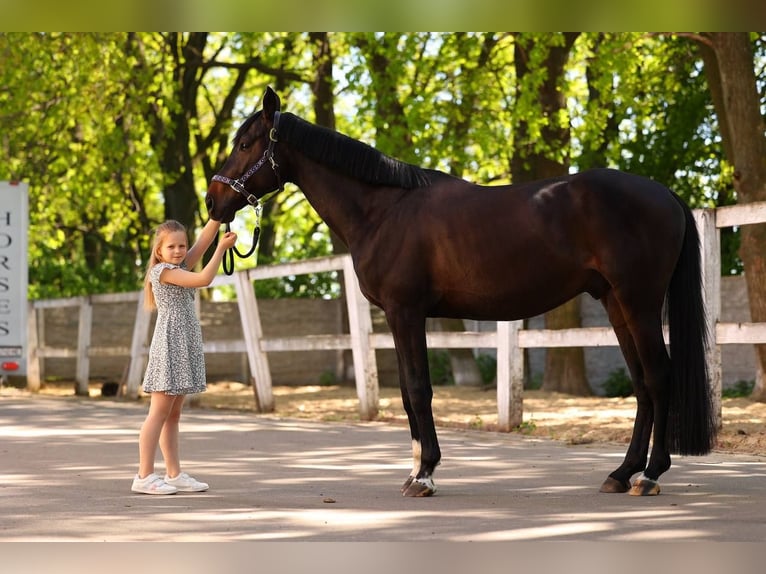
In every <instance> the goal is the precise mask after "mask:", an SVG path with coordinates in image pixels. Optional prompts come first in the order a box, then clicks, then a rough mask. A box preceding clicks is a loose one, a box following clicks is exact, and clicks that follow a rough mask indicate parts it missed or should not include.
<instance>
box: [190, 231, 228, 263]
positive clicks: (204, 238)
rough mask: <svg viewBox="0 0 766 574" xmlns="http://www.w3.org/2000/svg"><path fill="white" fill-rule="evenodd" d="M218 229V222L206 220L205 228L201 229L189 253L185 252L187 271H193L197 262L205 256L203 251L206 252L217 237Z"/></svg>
mask: <svg viewBox="0 0 766 574" xmlns="http://www.w3.org/2000/svg"><path fill="white" fill-rule="evenodd" d="M220 227H221V222H220V221H216V220H214V219H209V220H208V222H207V223H206V224H205V227H203V228H202V232H201V233H200V234H199V237H198V238H197V240H196V241H195V242H194V245H192V246H191V247H190V248H189V251H187V252H186V267H187V268H188V269H194V266H195V265H197V263H198V262H199V260H200V259H201V258H202V256H203V255H204V254H205V251H207V248H208V247H210V244H211V243H213V240H214V239H215V236H216V235H218V230H219V229H220Z"/></svg>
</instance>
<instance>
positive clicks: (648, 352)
mask: <svg viewBox="0 0 766 574" xmlns="http://www.w3.org/2000/svg"><path fill="white" fill-rule="evenodd" d="M630 328H631V334H632V335H633V340H634V341H635V344H636V350H637V351H638V355H639V357H640V358H641V364H642V365H643V367H644V382H645V387H646V391H647V393H648V395H649V398H650V399H651V403H652V405H653V407H654V436H653V440H652V451H651V454H650V456H649V464H648V465H647V467H646V469H645V470H644V472H643V474H642V475H641V476H640V477H639V478H638V479H637V480H636V481H635V482H634V483H633V487H632V488H631V490H630V494H633V495H639V496H646V495H652V494H659V492H660V487H659V484H658V480H659V478H660V475H661V474H662V473H663V472H665V471H666V470H668V469H669V468H670V452H669V451H668V446H667V426H668V409H669V405H670V381H671V372H670V357H669V356H668V352H667V349H666V347H665V340H664V338H663V335H662V317H661V316H660V312H659V311H658V312H656V313H648V312H647V313H645V314H643V315H640V316H638V317H636V318H634V319H631V322H630Z"/></svg>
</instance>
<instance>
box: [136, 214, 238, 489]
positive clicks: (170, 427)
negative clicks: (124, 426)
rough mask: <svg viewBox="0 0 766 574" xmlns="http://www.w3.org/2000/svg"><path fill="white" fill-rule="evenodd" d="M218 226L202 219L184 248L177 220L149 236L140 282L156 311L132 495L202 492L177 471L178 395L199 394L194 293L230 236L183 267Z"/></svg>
mask: <svg viewBox="0 0 766 574" xmlns="http://www.w3.org/2000/svg"><path fill="white" fill-rule="evenodd" d="M220 225H221V223H220V222H219V221H214V220H210V221H208V222H207V224H206V225H205V227H204V229H203V230H202V233H201V234H200V236H199V238H198V239H197V241H196V243H195V244H194V245H192V247H190V248H187V246H188V243H187V239H186V229H185V228H184V226H183V225H181V224H180V223H178V222H177V221H172V220H171V221H166V222H165V223H163V224H162V225H160V226H159V227H158V228H157V230H156V232H155V235H154V241H153V242H152V253H151V256H150V258H149V264H148V265H147V271H146V279H145V280H144V300H145V302H146V305H147V307H148V308H150V309H154V308H156V309H157V322H156V325H155V327H154V336H153V337H152V344H151V347H150V348H149V361H148V364H147V367H146V374H145V375H144V382H143V389H144V392H146V393H150V395H151V398H150V403H149V414H148V415H147V417H146V420H145V421H144V424H143V426H142V427H141V434H140V435H139V439H138V453H139V463H138V474H136V476H135V478H134V479H133V486H132V487H131V490H132V491H133V492H140V493H143V494H175V493H176V492H178V491H185V492H202V491H204V490H207V489H208V485H207V484H205V483H204V482H200V481H198V480H196V479H194V478H192V477H191V476H189V475H188V474H186V473H185V472H181V462H180V460H179V451H178V426H179V419H180V417H181V408H182V407H183V404H184V396H185V395H187V394H190V393H200V392H202V391H204V390H205V359H204V355H203V352H202V329H201V327H200V323H199V320H198V319H197V315H196V313H195V309H194V289H196V288H198V287H207V286H208V285H210V283H211V282H212V281H213V278H214V277H215V275H216V272H217V271H218V266H219V264H220V263H221V259H222V258H223V254H224V253H225V251H226V249H228V248H229V247H232V246H233V245H234V243H235V242H236V240H237V236H236V234H234V233H231V232H229V233H226V234H224V236H223V237H222V238H221V240H220V241H219V242H218V246H217V248H216V250H215V253H214V254H213V256H212V257H211V259H210V261H209V262H208V264H207V265H205V267H204V269H202V270H201V271H199V272H193V271H189V269H192V268H193V267H194V266H195V265H196V264H197V262H198V261H199V260H200V258H201V257H202V255H203V254H204V253H205V251H206V250H207V248H208V247H209V246H210V244H211V243H212V242H213V240H214V239H215V236H216V235H217V234H218V229H219V228H220ZM157 445H159V447H160V450H161V451H162V457H163V459H164V460H165V470H166V474H165V478H164V479H163V478H160V477H159V476H158V475H157V474H155V472H154V459H155V455H156V452H157Z"/></svg>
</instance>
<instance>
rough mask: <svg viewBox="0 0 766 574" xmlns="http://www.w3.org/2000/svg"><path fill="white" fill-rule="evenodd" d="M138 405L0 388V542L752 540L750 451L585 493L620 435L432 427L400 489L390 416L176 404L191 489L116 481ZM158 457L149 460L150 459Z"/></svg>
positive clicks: (678, 464)
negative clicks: (642, 492)
mask: <svg viewBox="0 0 766 574" xmlns="http://www.w3.org/2000/svg"><path fill="white" fill-rule="evenodd" d="M144 415H145V407H144V406H142V405H138V404H128V403H123V402H120V401H84V400H78V399H56V398H42V397H35V398H24V397H7V396H6V397H0V428H2V435H3V439H2V443H1V444H0V517H2V518H1V519H0V538H1V539H2V540H3V541H6V542H8V541H155V540H165V541H179V542H180V541H210V542H214V541H285V540H287V541H375V542H381V541H383V542H385V541H390V542H399V541H410V542H411V541H554V540H556V541H557V540H576V541H655V540H662V541H700V540H703V541H705V540H707V541H743V542H746V541H749V542H762V541H764V540H766V458H763V457H755V456H732V455H724V454H713V455H710V456H706V457H699V458H680V457H678V458H676V459H675V461H674V466H673V468H672V469H671V470H670V471H669V472H668V473H666V474H665V476H664V477H663V482H662V488H663V493H662V494H661V495H660V496H658V497H647V498H637V497H631V496H628V495H606V494H599V493H598V486H599V485H600V484H601V481H602V480H603V479H604V478H605V476H606V475H607V474H608V473H609V472H610V471H611V470H613V469H614V468H615V467H616V466H617V465H618V464H619V461H620V460H621V458H622V456H623V448H622V447H620V446H603V445H598V446H597V445H582V446H566V445H562V444H559V443H556V442H552V441H545V440H539V439H530V438H527V437H521V436H518V435H507V434H495V433H486V432H477V431H455V430H441V431H440V438H441V443H442V453H443V461H442V465H441V466H440V467H439V468H438V469H437V475H436V479H437V481H436V482H437V486H438V487H439V491H438V493H437V495H436V496H434V497H432V498H428V499H410V498H403V497H402V496H401V495H400V494H399V485H400V484H401V482H402V481H403V480H404V478H405V477H406V475H407V473H408V472H409V458H410V456H409V442H410V441H409V435H408V432H407V431H406V429H404V428H403V427H399V426H390V425H385V424H379V423H369V424H334V423H315V422H305V421H297V420H278V419H274V418H270V417H260V416H255V415H252V414H246V413H235V412H229V411H207V410H198V409H190V410H189V411H187V412H186V413H185V414H184V417H185V418H184V421H183V423H182V425H183V426H182V441H183V442H182V451H183V452H182V458H183V460H184V461H185V468H186V470H188V471H189V472H191V473H193V474H194V475H196V476H198V477H199V478H201V479H203V480H205V481H208V482H209V483H210V484H211V489H210V491H209V492H207V493H204V494H177V495H174V496H146V495H138V494H133V493H131V492H130V482H131V478H132V476H133V474H134V472H135V469H136V459H137V434H138V429H139V428H140V425H141V422H142V421H143V418H144ZM160 468H161V462H158V469H160Z"/></svg>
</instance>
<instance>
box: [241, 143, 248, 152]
mask: <svg viewBox="0 0 766 574" xmlns="http://www.w3.org/2000/svg"><path fill="white" fill-rule="evenodd" d="M249 147H250V144H249V143H248V142H240V144H239V150H240V151H245V150H246V149H247V148H249Z"/></svg>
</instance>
